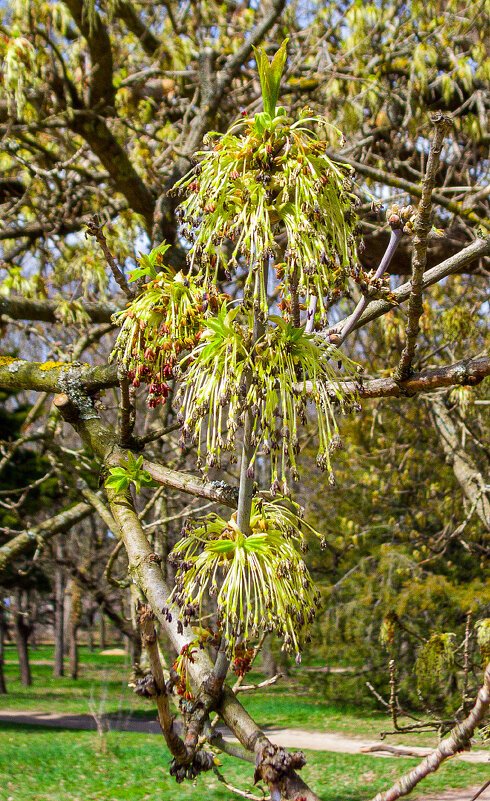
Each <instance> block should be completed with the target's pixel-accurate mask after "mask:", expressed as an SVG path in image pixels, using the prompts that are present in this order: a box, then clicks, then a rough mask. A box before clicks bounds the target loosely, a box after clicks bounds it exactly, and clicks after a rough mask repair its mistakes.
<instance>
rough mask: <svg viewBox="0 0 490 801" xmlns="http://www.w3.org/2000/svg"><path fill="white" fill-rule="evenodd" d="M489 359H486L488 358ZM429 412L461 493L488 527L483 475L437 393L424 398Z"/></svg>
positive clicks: (489, 510) (488, 506) (489, 518)
mask: <svg viewBox="0 0 490 801" xmlns="http://www.w3.org/2000/svg"><path fill="white" fill-rule="evenodd" d="M489 361H490V360H489ZM427 403H428V404H429V408H430V409H431V412H432V415H431V416H432V422H433V425H434V428H435V430H436V431H437V435H438V437H439V441H440V443H441V445H442V449H443V451H444V453H445V455H446V459H447V460H448V461H449V462H450V463H451V465H452V467H453V470H454V475H455V476H456V478H457V480H458V482H459V484H460V486H461V488H462V490H463V492H464V494H465V495H466V497H467V498H468V500H469V501H470V503H471V504H473V505H474V507H475V511H476V513H477V515H478V517H479V518H480V520H481V521H482V523H483V525H484V527H485V528H486V529H487V531H490V501H489V499H488V496H487V494H486V491H485V479H484V477H483V476H482V474H481V473H480V471H479V470H478V468H477V467H476V465H475V463H474V462H473V460H472V459H471V458H470V456H469V455H468V454H467V453H466V451H465V450H464V448H463V446H462V445H461V442H460V440H459V437H458V432H457V430H456V427H455V425H454V423H453V421H452V420H451V415H450V414H449V412H448V410H447V409H446V405H445V403H444V401H443V399H442V398H440V397H439V396H436V397H431V398H427Z"/></svg>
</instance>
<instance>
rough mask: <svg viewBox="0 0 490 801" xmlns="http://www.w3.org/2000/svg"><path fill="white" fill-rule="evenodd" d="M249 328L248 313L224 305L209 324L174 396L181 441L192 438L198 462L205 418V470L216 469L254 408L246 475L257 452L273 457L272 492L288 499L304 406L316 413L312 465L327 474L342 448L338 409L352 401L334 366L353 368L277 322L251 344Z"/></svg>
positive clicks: (317, 341)
mask: <svg viewBox="0 0 490 801" xmlns="http://www.w3.org/2000/svg"><path fill="white" fill-rule="evenodd" d="M251 326H252V320H251V313H248V314H247V313H245V312H244V311H243V309H242V308H234V309H229V310H227V308H226V306H225V305H224V306H223V307H222V309H221V310H220V312H219V314H218V315H217V316H216V317H215V318H214V319H211V320H208V321H207V328H206V329H205V330H204V332H203V334H202V337H201V338H200V341H199V343H198V345H197V346H196V348H194V350H193V351H192V354H191V359H192V363H191V365H190V367H189V369H188V370H187V372H186V373H185V374H184V377H183V380H182V384H181V389H180V391H179V394H178V398H179V399H180V410H179V414H180V415H181V420H182V424H183V435H184V438H191V439H195V440H196V442H197V443H198V451H199V459H200V460H201V432H202V428H203V422H204V419H205V418H206V417H207V440H206V465H207V466H208V467H219V465H220V458H221V452H222V451H223V450H233V449H234V445H235V433H236V431H237V429H238V428H239V426H240V425H241V424H242V423H243V414H244V412H245V411H246V410H251V411H252V414H253V419H254V424H253V430H252V444H253V445H254V455H253V457H252V459H251V462H250V464H249V465H248V469H249V471H252V472H253V469H254V462H255V460H256V457H257V455H258V454H259V453H261V452H262V453H264V454H265V455H267V456H270V458H271V466H272V489H273V491H274V492H276V493H277V492H281V493H283V494H288V493H289V488H288V486H287V481H286V473H287V470H288V469H289V470H290V471H291V474H292V476H293V478H294V479H297V478H298V477H299V476H298V471H297V465H296V456H297V454H298V452H299V425H300V424H304V423H306V407H307V404H308V402H311V403H313V404H314V405H315V407H316V416H317V423H318V432H319V438H318V439H319V447H318V457H317V462H318V465H319V467H321V468H322V469H323V470H330V471H331V462H330V452H331V451H332V450H333V449H335V448H336V447H338V446H339V443H340V437H339V431H338V425H337V421H336V418H335V413H336V408H335V407H336V406H337V408H338V407H339V406H340V407H342V408H345V406H346V404H348V403H349V402H352V400H354V398H352V397H350V398H349V397H346V395H345V392H344V391H342V389H341V386H340V385H339V383H338V373H337V365H338V363H339V362H340V363H341V364H342V365H343V366H344V372H345V374H347V375H348V374H349V372H352V368H353V367H354V366H355V365H354V364H353V362H351V361H350V360H349V359H348V358H347V357H346V356H345V355H344V354H343V353H342V352H341V351H339V350H337V349H336V348H335V347H334V346H333V345H330V344H326V343H325V342H324V341H322V340H320V339H319V337H316V336H315V335H312V334H306V333H305V331H304V328H295V327H294V326H293V325H292V324H291V323H286V322H285V321H284V320H283V319H282V318H281V317H278V316H271V317H269V321H268V325H267V328H266V330H265V333H264V335H263V336H262V337H260V338H259V339H258V341H257V342H255V343H254V344H252V335H251ZM306 380H307V382H308V383H306ZM327 384H328V386H327ZM225 426H226V437H225V438H223V431H224V429H225ZM200 463H201V462H200ZM332 475H333V474H332Z"/></svg>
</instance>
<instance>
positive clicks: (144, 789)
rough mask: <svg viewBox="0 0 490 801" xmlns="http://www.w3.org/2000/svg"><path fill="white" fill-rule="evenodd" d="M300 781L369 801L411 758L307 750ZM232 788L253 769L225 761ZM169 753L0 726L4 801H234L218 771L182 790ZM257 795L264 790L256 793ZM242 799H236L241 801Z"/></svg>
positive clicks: (107, 738)
mask: <svg viewBox="0 0 490 801" xmlns="http://www.w3.org/2000/svg"><path fill="white" fill-rule="evenodd" d="M306 754H307V757H308V764H307V766H306V767H305V768H304V769H303V771H302V775H303V776H304V778H305V780H306V781H308V782H310V783H311V785H312V787H314V788H315V790H316V791H317V792H318V794H319V795H320V797H321V799H322V801H368V799H369V798H371V797H372V796H373V795H374V794H375V793H376V792H378V791H379V790H382V789H383V788H386V787H388V786H389V785H390V784H391V783H392V782H393V780H394V779H395V778H396V777H397V776H398V775H399V774H400V773H401V772H402V771H406V770H408V769H409V768H411V767H412V766H413V765H415V764H416V761H415V760H413V759H380V758H376V757H372V756H363V755H359V756H358V755H347V754H345V755H344V754H329V753H323V752H311V751H310V752H306ZM220 761H221V762H222V763H223V765H222V767H221V768H220V770H221V771H222V773H223V774H224V775H225V777H226V779H227V781H228V782H230V783H231V784H233V785H235V786H237V787H239V788H241V789H251V788H252V778H251V777H252V773H253V767H252V766H251V765H248V764H244V763H237V761H236V760H233V759H231V758H230V757H227V756H222V755H220ZM168 765H169V754H168V752H167V751H166V748H165V746H164V744H163V738H160V737H158V736H155V735H143V734H128V733H121V732H109V733H108V734H106V735H104V736H103V737H102V738H101V737H100V736H99V735H98V734H96V733H95V732H79V731H60V730H56V729H55V730H53V729H45V728H42V727H36V728H33V727H22V726H16V725H11V724H7V725H3V726H2V727H1V728H0V801H157V800H158V801H173V799H177V798H185V799H186V801H230V799H231V798H232V793H231V792H230V790H227V789H226V788H225V787H223V785H222V784H220V782H219V780H218V778H217V777H216V776H215V774H214V773H209V774H206V775H204V776H201V777H200V778H198V779H197V780H196V782H195V784H194V785H192V784H190V783H186V784H185V785H181V786H180V787H179V786H178V785H176V784H175V783H174V781H173V780H172V779H171V778H170V777H169V775H168ZM486 777H487V778H488V766H485V765H470V764H463V763H457V764H455V763H449V764H448V765H446V766H445V767H443V768H442V769H441V770H440V771H439V772H438V773H437V774H435V775H433V776H430V777H428V778H427V780H426V781H424V783H423V789H424V792H425V791H429V790H431V791H437V790H441V789H443V788H444V789H445V788H447V787H465V786H467V785H469V784H472V783H474V784H478V783H481V784H483V782H484V781H485V778H486ZM254 792H255V794H256V795H260V792H259V791H258V790H257V788H256V789H255V791H254ZM235 797H236V796H235Z"/></svg>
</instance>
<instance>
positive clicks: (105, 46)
mask: <svg viewBox="0 0 490 801" xmlns="http://www.w3.org/2000/svg"><path fill="white" fill-rule="evenodd" d="M64 2H65V5H66V6H67V8H68V9H69V11H70V13H71V15H72V17H73V19H74V20H75V22H76V24H77V26H78V28H79V30H80V32H81V33H82V35H83V37H84V38H85V40H86V41H87V44H88V49H89V53H90V61H91V67H92V69H91V74H90V78H89V98H88V105H89V107H90V108H94V106H97V105H98V104H99V103H102V104H103V105H111V106H112V105H113V103H114V94H115V90H114V86H113V84H112V46H111V40H110V37H109V34H108V32H107V28H106V27H105V25H104V24H103V22H102V20H101V18H100V15H99V14H98V12H97V11H96V10H95V7H94V8H93V9H92V11H89V10H88V4H86V3H84V2H83V0H64Z"/></svg>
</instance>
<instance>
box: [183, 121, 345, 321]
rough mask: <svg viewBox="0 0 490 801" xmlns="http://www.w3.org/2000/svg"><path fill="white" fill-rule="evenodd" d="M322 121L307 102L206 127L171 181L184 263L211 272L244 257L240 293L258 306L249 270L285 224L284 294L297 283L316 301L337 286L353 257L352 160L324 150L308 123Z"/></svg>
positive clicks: (258, 267)
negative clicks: (185, 242)
mask: <svg viewBox="0 0 490 801" xmlns="http://www.w3.org/2000/svg"><path fill="white" fill-rule="evenodd" d="M264 116H266V117H267V118H268V122H267V123H266V124H264V122H263V119H262V118H263V117H264ZM325 126H329V124H328V123H327V121H326V120H325V118H323V117H319V116H314V115H312V114H311V112H310V110H309V109H305V111H304V113H303V115H302V117H301V118H300V119H299V120H298V121H296V122H292V121H291V120H290V119H289V118H288V117H287V116H286V115H285V113H284V111H283V109H279V110H278V111H277V112H276V116H275V117H274V118H273V119H270V118H269V115H264V114H261V115H256V116H255V117H254V118H250V119H242V120H239V121H238V122H237V123H235V125H234V126H232V127H231V128H230V129H229V130H228V131H227V132H226V133H225V134H217V133H212V134H209V135H208V141H214V145H213V147H212V149H211V150H209V151H202V152H199V153H196V157H197V158H198V159H199V163H198V164H197V165H196V166H195V167H194V168H193V170H192V171H191V172H190V173H189V174H188V175H187V176H186V177H185V178H184V179H182V181H180V183H178V184H176V187H175V190H176V191H180V192H184V193H185V195H186V197H185V199H184V201H183V202H182V204H181V206H180V215H181V217H182V218H183V219H184V220H185V225H184V228H183V234H184V235H185V236H186V237H187V238H188V239H189V240H190V241H191V243H192V247H191V250H190V253H189V263H190V267H191V270H197V271H199V272H202V273H203V275H205V276H206V279H208V280H209V279H210V280H212V281H216V280H217V276H218V271H219V269H220V268H222V269H224V270H225V271H227V272H230V273H231V272H232V271H233V270H234V268H236V266H237V261H238V259H239V258H240V257H241V256H243V257H245V259H246V262H247V269H248V275H247V278H246V287H245V290H246V296H247V293H248V295H249V296H253V297H254V300H255V302H256V303H258V304H259V305H260V307H261V308H262V310H263V312H266V311H267V308H266V293H265V287H264V281H263V277H262V280H261V281H260V282H259V283H260V285H259V287H257V285H256V281H255V278H254V275H255V273H256V272H260V273H262V276H263V271H262V265H263V263H264V260H266V259H268V258H271V257H274V256H275V255H276V253H277V246H276V241H275V240H276V235H277V234H278V233H280V232H281V231H285V232H286V234H287V241H288V245H287V249H286V252H285V261H284V265H283V267H282V274H283V276H284V285H283V289H284V292H285V294H287V293H288V292H289V290H290V287H291V286H292V285H294V287H296V286H297V287H298V291H299V293H300V295H303V296H305V297H306V299H308V298H309V297H310V296H311V295H315V296H317V297H318V298H319V299H320V304H321V307H322V308H323V307H324V306H325V305H326V303H327V301H328V300H329V299H330V298H331V297H332V296H336V295H337V294H338V293H339V292H340V291H341V290H343V289H344V288H345V284H346V280H347V276H348V274H349V271H350V269H351V267H353V265H354V262H355V260H356V248H355V242H354V236H353V232H354V228H355V225H356V221H355V215H354V213H353V204H354V202H355V196H354V195H353V193H352V186H353V185H352V180H351V173H352V169H351V167H350V166H348V165H346V164H341V163H336V162H334V161H333V160H332V159H331V158H330V157H329V156H328V155H327V153H326V149H327V142H326V141H325V140H323V139H320V138H319V136H318V135H317V133H316V131H315V130H314V129H315V128H316V129H318V128H321V127H325ZM329 127H330V128H331V126H329ZM332 130H334V131H336V133H337V134H338V135H339V137H340V136H341V134H340V131H337V130H336V129H332ZM172 191H173V190H172ZM230 242H231V247H229V246H228V243H230ZM230 252H231V255H229V253H230Z"/></svg>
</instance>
